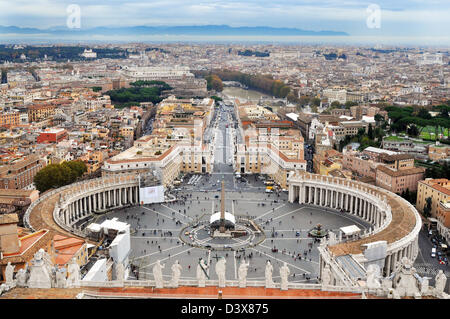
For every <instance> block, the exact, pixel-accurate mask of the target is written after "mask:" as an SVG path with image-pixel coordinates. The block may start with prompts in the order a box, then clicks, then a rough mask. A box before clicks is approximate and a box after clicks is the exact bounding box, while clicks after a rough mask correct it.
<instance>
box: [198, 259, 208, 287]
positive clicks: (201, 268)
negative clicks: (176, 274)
mask: <svg viewBox="0 0 450 319" xmlns="http://www.w3.org/2000/svg"><path fill="white" fill-rule="evenodd" d="M207 269H208V265H206V263H205V261H204V260H203V258H200V260H199V262H198V265H197V280H198V286H199V287H205V284H206V270H207Z"/></svg>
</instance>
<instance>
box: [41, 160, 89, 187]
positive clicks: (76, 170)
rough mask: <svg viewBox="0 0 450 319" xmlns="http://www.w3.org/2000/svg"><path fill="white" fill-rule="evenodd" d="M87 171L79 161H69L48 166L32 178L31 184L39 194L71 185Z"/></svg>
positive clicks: (84, 165)
mask: <svg viewBox="0 0 450 319" xmlns="http://www.w3.org/2000/svg"><path fill="white" fill-rule="evenodd" d="M86 171H87V168H86V164H84V163H83V162H81V161H70V162H64V163H62V164H50V165H48V166H46V167H44V168H43V169H41V170H40V171H39V172H37V174H36V175H35V176H34V179H33V182H34V185H35V186H36V188H37V189H38V190H39V191H40V192H45V191H47V190H49V189H51V188H58V187H61V186H64V185H68V184H71V183H73V182H74V181H75V180H76V179H77V178H78V177H80V176H82V175H83V174H84V173H85V172H86Z"/></svg>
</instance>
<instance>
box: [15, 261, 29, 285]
mask: <svg viewBox="0 0 450 319" xmlns="http://www.w3.org/2000/svg"><path fill="white" fill-rule="evenodd" d="M27 269H28V264H26V266H25V269H19V271H18V272H17V274H16V280H17V287H26V286H27V276H28V275H27Z"/></svg>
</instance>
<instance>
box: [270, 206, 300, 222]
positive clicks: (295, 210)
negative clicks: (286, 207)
mask: <svg viewBox="0 0 450 319" xmlns="http://www.w3.org/2000/svg"><path fill="white" fill-rule="evenodd" d="M303 208H305V207H300V208H297V209H294V210H292V211H290V212H287V213H286V214H283V215H280V216H277V217H275V218H273V219H272V220H277V219H279V218H281V217H284V216H287V215H289V214H293V213H295V212H298V211H299V210H302V209H303Z"/></svg>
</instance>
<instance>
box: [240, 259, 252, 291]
mask: <svg viewBox="0 0 450 319" xmlns="http://www.w3.org/2000/svg"><path fill="white" fill-rule="evenodd" d="M249 266H250V262H245V260H242V261H241V264H240V265H239V270H238V273H239V287H241V288H245V287H246V286H247V272H248V267H249Z"/></svg>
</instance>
